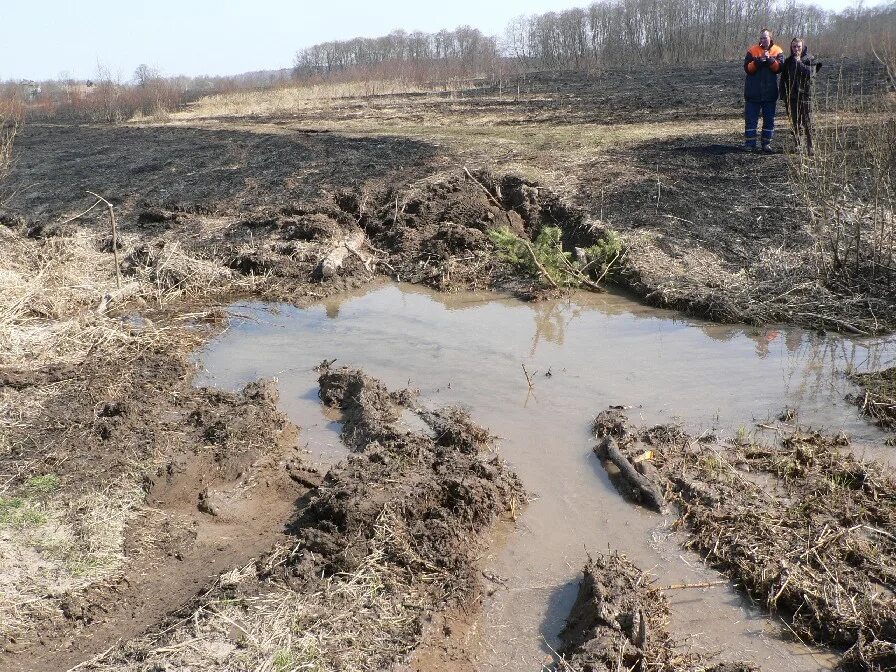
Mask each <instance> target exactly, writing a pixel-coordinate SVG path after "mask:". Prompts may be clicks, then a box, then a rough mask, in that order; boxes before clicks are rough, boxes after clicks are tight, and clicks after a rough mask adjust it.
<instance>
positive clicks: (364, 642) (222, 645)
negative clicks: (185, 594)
mask: <svg viewBox="0 0 896 672" xmlns="http://www.w3.org/2000/svg"><path fill="white" fill-rule="evenodd" d="M412 543H413V541H412V539H411V537H410V535H409V534H408V531H407V529H406V528H405V526H404V525H403V524H402V523H401V522H400V517H399V516H397V515H395V514H393V513H391V512H390V511H389V510H388V509H386V510H384V511H383V513H382V514H381V516H380V518H379V520H378V522H377V526H376V532H375V535H374V537H373V539H372V540H371V541H370V549H371V550H370V553H369V554H368V555H367V556H366V557H365V558H364V559H363V560H361V562H360V563H359V565H358V567H357V569H356V570H355V571H353V572H352V573H350V574H348V573H338V574H335V575H334V576H331V577H328V578H327V579H326V580H322V581H320V582H319V584H318V586H317V588H316V589H315V590H313V591H308V592H304V591H301V592H300V591H294V590H290V589H288V588H286V587H284V586H282V585H281V584H278V583H265V582H264V581H263V580H262V579H260V578H259V574H260V573H264V572H265V567H262V566H256V565H255V564H253V565H249V566H247V567H244V568H242V569H234V570H233V571H231V572H228V573H226V574H224V575H222V576H221V577H220V578H219V580H218V585H217V586H216V588H215V589H213V590H212V592H211V593H210V594H209V595H208V596H206V598H203V600H202V603H201V605H200V606H199V607H198V608H196V609H195V610H194V611H192V612H191V613H190V614H189V616H188V617H187V618H185V619H184V620H182V621H181V622H180V623H179V624H177V625H176V626H175V627H173V628H169V629H167V630H166V631H165V632H163V633H162V634H161V635H156V636H154V637H148V638H144V639H141V640H137V641H135V642H133V643H131V644H130V645H128V646H126V647H125V648H124V649H123V650H122V651H119V652H116V653H114V654H111V655H109V656H107V657H106V658H103V659H100V660H97V661H94V662H93V663H92V664H90V665H88V666H86V667H85V668H84V669H87V670H96V671H100V672H111V671H112V670H135V671H136V670H145V669H147V666H153V665H155V666H157V667H159V668H160V669H169V668H170V667H173V668H176V669H186V668H189V669H191V670H194V671H195V672H205V671H208V672H212V671H216V670H220V669H223V667H226V669H240V670H259V671H273V672H299V671H308V670H311V671H315V672H324V671H325V670H333V671H336V670H339V671H349V670H352V671H356V670H357V671H360V670H375V669H386V668H387V667H389V665H390V664H391V663H392V662H393V661H394V660H397V659H400V658H402V657H403V656H405V655H406V654H407V653H408V652H409V650H410V649H411V648H413V646H414V645H415V644H416V642H417V637H416V636H415V634H416V632H417V627H418V626H417V619H418V618H419V617H420V616H421V615H422V613H423V611H424V605H425V603H426V597H425V596H424V595H421V594H418V591H417V588H415V584H416V585H419V584H420V581H421V577H411V576H409V575H403V574H402V573H398V572H396V571H395V566H394V564H392V563H391V562H390V561H389V560H388V556H389V555H390V554H392V553H394V548H396V547H397V546H400V547H404V548H406V549H408V550H409V552H413V551H411V550H410V549H411V548H412ZM290 553H291V549H289V548H285V547H284V548H280V549H278V550H276V551H275V552H274V553H273V554H272V555H271V556H269V558H268V559H267V561H266V563H265V564H266V565H267V567H268V568H269V567H271V566H272V565H276V564H277V563H278V562H280V561H281V559H282V558H284V557H287V556H289V555H290ZM439 578H440V577H439V576H438V575H437V574H436V575H433V576H431V577H422V580H423V581H424V582H432V581H438V579H439ZM259 582H261V583H259ZM247 586H248V588H247ZM244 595H245V596H244ZM137 652H139V656H135V655H133V654H135V653H137ZM138 661H139V662H138Z"/></svg>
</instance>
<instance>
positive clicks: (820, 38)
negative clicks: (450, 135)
mask: <svg viewBox="0 0 896 672" xmlns="http://www.w3.org/2000/svg"><path fill="white" fill-rule="evenodd" d="M762 27H768V28H769V29H771V30H772V32H773V33H774V34H775V35H776V36H778V41H779V42H781V43H789V41H790V39H791V38H792V37H794V36H801V37H804V38H805V39H806V40H807V41H808V43H809V45H810V46H811V47H812V49H813V51H816V52H818V53H823V54H827V55H838V56H860V55H866V54H870V53H871V52H872V50H875V51H877V52H879V53H880V52H884V53H889V54H892V53H893V51H894V50H896V2H891V3H889V4H886V5H879V6H875V7H867V8H866V7H856V8H850V9H846V10H844V11H843V12H830V11H826V10H823V9H820V8H819V7H816V6H815V5H811V4H805V3H799V2H793V1H792V0H791V1H789V2H772V1H769V0H765V1H760V2H748V1H747V0H601V1H600V2H594V3H592V4H591V5H590V6H588V7H587V8H572V9H568V10H566V11H563V12H548V13H546V14H539V15H534V16H521V17H519V18H516V19H514V20H512V21H511V22H510V23H509V24H508V26H507V29H506V31H505V33H504V35H503V37H502V38H498V37H493V36H487V35H484V34H483V33H481V32H480V31H479V30H477V29H475V28H470V27H469V26H463V27H460V28H457V29H456V30H442V31H439V32H438V33H423V32H413V33H408V32H405V31H402V30H397V31H394V32H392V33H390V34H389V35H385V36H383V37H377V38H363V37H359V38H355V39H351V40H341V41H333V42H323V43H321V44H316V45H314V46H311V47H307V48H304V49H301V50H300V51H298V53H297V54H296V57H295V63H294V71H295V74H296V76H297V77H299V78H308V77H315V76H317V77H321V76H323V77H327V76H329V77H340V78H345V77H346V75H352V74H354V75H356V76H365V77H366V76H383V77H395V76H399V77H408V78H413V79H421V78H422V79H427V78H435V77H439V76H445V75H456V76H467V77H476V76H484V75H494V74H500V73H501V72H504V71H506V70H507V69H508V67H512V68H514V69H515V70H519V69H530V68H537V69H578V68H583V67H592V66H596V67H600V66H610V67H619V66H622V67H625V66H632V67H634V66H643V65H649V64H651V63H666V64H680V63H688V62H694V61H702V62H705V61H712V60H730V59H733V58H737V57H739V56H741V55H742V54H743V53H744V52H745V50H746V48H747V47H748V46H749V45H750V44H751V43H753V42H755V40H756V38H757V36H758V33H759V30H760V28H762Z"/></svg>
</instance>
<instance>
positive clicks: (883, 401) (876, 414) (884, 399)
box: [852, 366, 896, 430]
mask: <svg viewBox="0 0 896 672" xmlns="http://www.w3.org/2000/svg"><path fill="white" fill-rule="evenodd" d="M852 379H853V380H854V381H855V382H856V383H858V384H859V385H861V386H862V387H863V388H864V394H860V395H857V396H856V397H855V403H857V404H858V405H859V406H860V407H861V409H862V412H863V413H864V414H865V415H867V416H868V417H869V418H871V419H873V420H874V422H875V423H877V424H878V425H879V426H880V427H883V428H884V429H890V430H896V366H894V367H891V368H889V369H885V370H883V371H874V372H872V373H857V374H853V376H852Z"/></svg>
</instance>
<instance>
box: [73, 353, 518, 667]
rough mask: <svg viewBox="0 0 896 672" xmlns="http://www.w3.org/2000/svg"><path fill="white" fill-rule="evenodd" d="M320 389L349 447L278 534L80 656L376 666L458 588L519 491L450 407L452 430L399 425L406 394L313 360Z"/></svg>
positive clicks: (469, 579)
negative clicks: (275, 541)
mask: <svg viewBox="0 0 896 672" xmlns="http://www.w3.org/2000/svg"><path fill="white" fill-rule="evenodd" d="M320 395H321V399H322V400H323V402H324V403H325V404H327V405H330V406H333V407H335V408H339V409H341V410H342V413H343V416H344V422H345V424H344V427H343V431H342V437H343V440H344V441H345V443H346V445H347V446H348V447H349V448H350V449H351V450H352V451H353V454H352V455H350V456H349V457H348V458H347V459H346V460H345V461H344V462H342V463H340V464H339V465H337V466H336V467H334V468H333V469H331V470H330V471H329V472H328V473H327V475H326V476H325V477H324V479H323V480H322V482H321V483H320V485H319V486H318V487H317V488H315V489H313V490H312V491H311V492H309V493H308V494H307V495H306V496H305V497H304V498H303V499H302V500H300V502H299V505H298V508H297V511H296V514H295V517H294V518H293V521H292V523H291V524H290V525H289V533H290V536H289V538H288V539H287V540H285V542H284V543H283V544H281V545H280V546H278V547H277V548H276V549H275V550H273V551H272V552H270V553H268V554H266V555H264V556H262V557H260V558H259V559H258V560H256V561H254V562H252V563H250V564H249V565H247V566H246V567H243V568H241V569H238V570H234V571H233V572H231V573H229V574H226V575H224V576H222V577H220V578H219V579H218V581H217V582H216V584H215V585H214V586H213V587H212V588H211V589H210V590H209V592H208V593H206V594H205V595H203V596H202V598H201V599H200V600H197V601H196V602H195V603H194V604H193V605H192V606H191V607H190V608H189V609H186V610H183V611H182V612H181V613H180V614H179V619H176V620H174V621H173V622H172V623H170V624H169V625H168V627H163V628H160V629H159V630H158V631H157V633H156V634H151V635H147V636H146V637H143V638H141V639H139V640H137V641H135V642H132V643H130V644H128V645H126V646H124V647H123V648H122V649H121V650H119V651H116V652H115V653H113V654H110V655H109V656H107V657H105V658H104V659H102V660H99V661H96V662H95V663H94V664H92V665H90V666H88V667H87V669H95V670H111V669H126V670H127V669H146V666H147V665H149V666H155V669H169V668H170V667H171V666H173V667H177V668H180V667H183V666H189V667H190V669H193V670H212V669H218V668H217V665H219V664H220V662H221V661H222V660H224V659H226V660H227V661H228V665H229V666H236V667H239V668H244V667H245V668H248V669H255V668H256V667H257V666H258V665H260V664H262V663H264V662H265V661H270V660H274V661H281V662H282V663H283V665H284V666H286V667H289V668H290V669H305V668H306V667H314V666H316V667H317V668H318V669H331V670H349V669H353V670H355V669H388V668H390V667H391V666H392V665H395V664H397V663H400V662H402V661H404V660H405V659H406V657H407V655H408V654H409V653H411V652H412V651H413V650H414V648H415V647H416V646H417V645H418V644H419V643H420V641H421V638H422V636H423V631H424V624H425V623H426V622H427V620H428V619H429V618H431V616H432V614H433V612H436V611H442V610H444V609H446V608H448V607H449V606H459V605H464V604H467V603H468V602H469V600H470V599H472V597H473V596H474V594H475V592H476V591H475V589H476V587H477V586H478V581H479V579H478V573H477V572H476V570H475V568H474V564H475V558H476V555H477V553H478V550H479V549H480V548H481V544H482V543H483V534H484V533H485V532H486V531H487V530H488V528H489V527H490V525H491V524H492V523H493V522H494V521H495V520H496V519H497V518H498V517H499V516H502V515H510V514H511V513H512V512H514V511H515V510H517V508H518V507H519V506H520V505H521V503H522V502H523V501H524V500H525V494H524V492H523V489H522V487H521V485H520V483H519V481H518V480H517V478H516V477H515V476H514V475H513V474H512V473H511V472H510V471H509V470H508V469H507V467H506V466H505V465H504V463H503V462H502V461H501V460H500V459H499V458H498V457H497V456H495V455H493V454H490V453H489V452H488V444H487V443H484V442H483V441H482V439H483V437H489V435H488V433H487V432H486V431H485V430H483V429H482V428H479V427H476V426H475V425H474V424H472V423H471V421H470V420H469V418H468V416H466V414H464V413H463V412H461V411H458V410H456V409H453V410H452V409H445V411H444V412H442V413H440V414H439V417H440V421H441V422H442V423H445V424H443V425H440V426H445V425H447V424H450V425H451V427H450V429H451V430H452V431H447V432H446V431H439V430H435V429H433V431H432V432H427V431H409V430H408V429H406V428H405V427H404V426H402V423H401V416H402V414H403V413H408V412H410V413H413V412H414V403H413V399H414V395H413V394H412V393H410V392H409V391H407V390H404V391H400V392H391V391H389V390H387V389H386V388H385V387H383V386H382V384H380V383H379V382H378V381H376V380H374V379H371V378H369V377H367V376H365V375H364V374H363V373H362V372H360V371H357V370H353V369H348V368H340V369H332V368H330V367H327V366H325V367H324V368H323V369H322V370H321V375H320ZM420 417H423V418H424V419H425V417H426V415H425V414H423V415H421V416H420ZM489 438H491V437H489ZM275 607H276V613H273V612H272V611H271V610H273V609H274V608H275ZM215 652H218V654H215Z"/></svg>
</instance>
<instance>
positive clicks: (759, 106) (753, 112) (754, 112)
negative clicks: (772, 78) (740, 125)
mask: <svg viewBox="0 0 896 672" xmlns="http://www.w3.org/2000/svg"><path fill="white" fill-rule="evenodd" d="M777 102H778V101H776V100H769V101H766V102H762V103H754V102H751V101H749V100H748V101H746V102H745V103H744V141H745V142H746V144H747V146H748V147H755V146H756V129H757V127H758V126H759V115H760V114H761V115H762V144H763V145H768V144H770V143H771V141H772V136H773V135H774V134H775V106H776V104H777Z"/></svg>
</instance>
